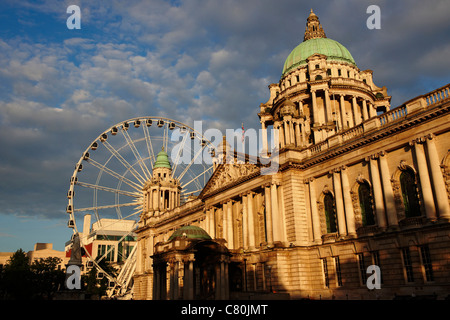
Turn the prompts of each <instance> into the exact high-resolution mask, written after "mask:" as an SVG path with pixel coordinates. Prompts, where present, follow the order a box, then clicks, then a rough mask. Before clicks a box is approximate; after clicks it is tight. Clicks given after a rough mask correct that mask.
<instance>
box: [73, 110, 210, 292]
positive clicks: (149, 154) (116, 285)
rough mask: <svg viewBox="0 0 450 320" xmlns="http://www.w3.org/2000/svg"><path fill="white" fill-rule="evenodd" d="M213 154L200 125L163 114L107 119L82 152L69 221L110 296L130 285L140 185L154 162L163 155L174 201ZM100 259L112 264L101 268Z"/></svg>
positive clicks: (195, 184)
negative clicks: (173, 183) (110, 123)
mask: <svg viewBox="0 0 450 320" xmlns="http://www.w3.org/2000/svg"><path fill="white" fill-rule="evenodd" d="M213 156H214V145H213V144H212V143H211V142H210V141H209V140H208V139H205V138H204V137H203V135H202V134H201V133H200V132H197V131H196V130H194V129H193V128H191V127H189V126H188V125H186V124H183V123H181V122H178V121H175V120H172V119H168V118H162V117H139V118H132V119H129V120H126V121H123V122H120V123H118V124H116V125H113V126H111V127H110V128H108V129H107V130H105V131H104V132H102V133H101V134H100V135H99V136H98V137H97V138H95V139H94V140H93V141H92V142H91V143H90V144H89V146H88V147H87V148H86V150H85V151H84V152H83V153H82V155H81V157H80V159H79V160H78V162H77V163H76V165H75V169H74V172H73V175H72V177H71V178H70V186H69V190H68V193H67V198H68V205H67V208H66V211H67V213H68V214H69V221H68V227H69V228H72V229H73V234H74V235H75V234H78V235H79V236H80V239H81V247H82V248H83V249H84V254H85V256H86V258H87V268H94V267H95V268H96V269H97V275H98V277H105V278H106V279H107V280H108V290H107V294H108V296H109V297H112V296H116V297H119V296H124V295H125V294H127V293H129V291H130V288H131V287H132V276H133V273H134V269H135V266H136V255H137V254H136V252H137V250H136V248H137V242H136V234H135V233H134V231H135V230H136V229H137V227H138V223H139V220H140V216H141V215H142V213H143V211H145V205H146V195H145V192H144V189H145V186H146V185H148V184H149V182H150V181H152V178H153V177H152V174H153V172H154V170H153V169H154V166H155V163H156V162H157V161H158V162H161V160H160V159H161V158H163V159H164V157H165V159H167V160H169V162H167V161H166V162H167V163H168V166H169V167H170V171H169V172H170V175H171V177H170V178H171V179H174V180H175V181H176V183H177V188H178V189H177V190H179V194H178V201H176V202H172V204H175V206H173V205H172V206H171V208H170V209H174V207H176V206H179V205H182V204H183V203H185V202H187V201H189V200H190V199H192V198H193V197H194V198H195V196H197V195H198V194H199V193H200V192H201V190H202V189H203V187H204V186H205V184H206V182H207V181H208V179H209V178H210V176H211V174H212V172H213V166H212V157H213ZM166 166H167V165H166ZM155 172H157V170H155ZM86 216H88V217H89V219H88V220H87V221H88V222H87V224H86V219H85V218H86ZM91 219H92V221H93V224H92V226H91ZM80 226H81V227H80ZM85 229H87V230H85ZM102 261H103V262H107V263H108V264H109V265H112V266H114V268H115V271H114V272H111V271H107V270H105V268H102V267H101V265H104V264H102V263H101V262H102Z"/></svg>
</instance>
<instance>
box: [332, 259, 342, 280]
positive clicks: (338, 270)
mask: <svg viewBox="0 0 450 320" xmlns="http://www.w3.org/2000/svg"><path fill="white" fill-rule="evenodd" d="M334 264H335V267H336V283H337V286H338V287H342V273H341V262H340V261H339V257H334Z"/></svg>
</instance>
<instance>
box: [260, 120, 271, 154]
mask: <svg viewBox="0 0 450 320" xmlns="http://www.w3.org/2000/svg"><path fill="white" fill-rule="evenodd" d="M261 131H262V132H261V136H262V145H263V147H262V151H261V153H262V154H266V153H267V152H268V150H269V148H268V145H267V128H266V123H265V122H264V121H261Z"/></svg>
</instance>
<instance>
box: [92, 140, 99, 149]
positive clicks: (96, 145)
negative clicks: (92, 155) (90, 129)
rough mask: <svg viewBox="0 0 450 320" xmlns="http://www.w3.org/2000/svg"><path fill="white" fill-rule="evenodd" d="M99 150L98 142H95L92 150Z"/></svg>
mask: <svg viewBox="0 0 450 320" xmlns="http://www.w3.org/2000/svg"><path fill="white" fill-rule="evenodd" d="M97 148H98V143H97V141H95V142H94V143H93V144H92V145H91V150H97Z"/></svg>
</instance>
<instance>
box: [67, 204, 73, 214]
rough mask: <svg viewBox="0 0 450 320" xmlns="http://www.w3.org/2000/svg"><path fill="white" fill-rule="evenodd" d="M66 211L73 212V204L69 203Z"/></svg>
mask: <svg viewBox="0 0 450 320" xmlns="http://www.w3.org/2000/svg"><path fill="white" fill-rule="evenodd" d="M66 212H67V213H72V206H71V205H70V204H69V205H67V207H66Z"/></svg>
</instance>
